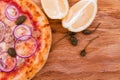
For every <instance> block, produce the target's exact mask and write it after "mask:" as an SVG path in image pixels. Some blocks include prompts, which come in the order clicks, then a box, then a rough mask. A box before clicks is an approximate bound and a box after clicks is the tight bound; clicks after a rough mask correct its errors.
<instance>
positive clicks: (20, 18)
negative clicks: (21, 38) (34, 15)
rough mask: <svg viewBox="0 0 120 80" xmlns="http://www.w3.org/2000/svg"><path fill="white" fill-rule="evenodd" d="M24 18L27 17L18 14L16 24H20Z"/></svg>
mask: <svg viewBox="0 0 120 80" xmlns="http://www.w3.org/2000/svg"><path fill="white" fill-rule="evenodd" d="M26 19H27V18H26V16H24V15H22V16H19V17H18V18H17V20H16V25H20V24H22V23H24V22H25V20H26Z"/></svg>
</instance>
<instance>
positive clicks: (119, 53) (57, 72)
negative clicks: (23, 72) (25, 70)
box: [33, 0, 120, 80]
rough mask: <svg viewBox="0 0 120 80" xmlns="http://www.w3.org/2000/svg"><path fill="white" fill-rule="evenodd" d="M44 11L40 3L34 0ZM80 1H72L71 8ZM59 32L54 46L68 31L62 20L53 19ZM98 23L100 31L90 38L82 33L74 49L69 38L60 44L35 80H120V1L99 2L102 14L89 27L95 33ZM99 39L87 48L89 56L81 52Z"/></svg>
mask: <svg viewBox="0 0 120 80" xmlns="http://www.w3.org/2000/svg"><path fill="white" fill-rule="evenodd" d="M33 1H35V3H36V4H37V5H38V6H39V7H40V8H41V9H42V7H41V5H40V0H33ZM77 1H79V0H69V3H70V6H72V5H73V4H75V3H76V2H77ZM49 21H50V25H51V27H52V28H53V29H55V30H56V33H53V43H54V42H55V41H57V40H59V39H60V38H61V37H63V36H64V35H65V34H64V32H67V30H65V29H63V28H62V26H61V23H60V21H58V20H50V19H49ZM98 23H101V25H100V27H99V29H97V31H96V32H95V33H93V34H91V35H89V36H86V35H83V34H82V33H78V34H77V35H76V37H77V38H78V40H79V44H78V46H76V47H74V46H72V45H71V44H70V42H69V41H68V38H65V39H63V40H62V41H61V42H59V43H58V44H57V45H56V46H55V48H54V49H53V51H52V52H50V55H49V58H48V61H47V63H46V65H45V66H44V68H43V69H42V70H41V71H40V72H39V73H38V74H37V75H36V76H35V77H34V78H33V80H120V0H98V14H97V16H96V18H95V20H94V22H93V24H92V25H91V26H90V27H89V29H91V30H93V29H94V28H95V27H96V25H97V24H98ZM96 36H99V38H97V39H96V40H95V41H93V43H91V44H90V45H89V47H88V48H87V55H86V57H81V56H80V51H81V50H82V49H83V48H84V46H85V45H86V44H87V43H88V41H89V40H90V39H92V38H94V37H96Z"/></svg>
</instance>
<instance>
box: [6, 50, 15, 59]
mask: <svg viewBox="0 0 120 80" xmlns="http://www.w3.org/2000/svg"><path fill="white" fill-rule="evenodd" d="M7 52H8V54H9V55H10V56H11V57H16V51H15V49H14V48H9V49H8V51H7Z"/></svg>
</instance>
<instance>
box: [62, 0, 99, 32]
mask: <svg viewBox="0 0 120 80" xmlns="http://www.w3.org/2000/svg"><path fill="white" fill-rule="evenodd" d="M96 13H97V0H80V1H79V2H77V3H76V4H75V5H73V6H72V7H71V8H70V10H69V12H68V15H67V16H66V17H65V18H64V19H63V20H62V25H63V27H64V28H67V29H68V30H69V31H72V32H80V31H83V30H85V29H86V28H88V27H89V26H90V24H91V23H92V22H93V20H94V19H95V16H96Z"/></svg>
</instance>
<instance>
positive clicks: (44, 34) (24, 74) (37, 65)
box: [0, 0, 51, 80]
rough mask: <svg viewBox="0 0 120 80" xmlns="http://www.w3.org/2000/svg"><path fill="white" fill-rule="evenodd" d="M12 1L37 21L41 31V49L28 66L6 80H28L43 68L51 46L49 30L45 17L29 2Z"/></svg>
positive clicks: (28, 0) (24, 0) (27, 0)
mask: <svg viewBox="0 0 120 80" xmlns="http://www.w3.org/2000/svg"><path fill="white" fill-rule="evenodd" d="M13 1H15V2H16V3H17V4H18V5H19V6H21V7H22V9H23V10H24V9H26V10H27V11H29V12H30V13H31V15H32V17H33V20H34V21H37V25H38V26H39V28H38V29H39V30H40V31H41V39H40V40H41V47H40V50H39V51H37V53H36V55H35V56H34V58H31V59H30V61H29V62H30V63H29V65H28V66H24V67H23V68H22V69H21V70H19V71H18V72H17V74H9V75H10V76H9V78H8V79H7V80H30V79H32V78H33V77H34V76H35V74H36V73H37V72H38V71H39V70H40V69H41V68H42V67H43V65H44V64H45V62H46V60H47V57H48V53H49V50H50V45H51V29H50V26H49V23H48V20H47V18H46V17H45V15H44V14H43V13H42V11H41V10H40V9H39V8H38V7H37V6H36V5H35V3H33V2H32V1H31V0H13ZM1 74H2V75H5V73H0V76H1ZM3 77H6V76H3ZM5 80H6V79H5Z"/></svg>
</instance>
